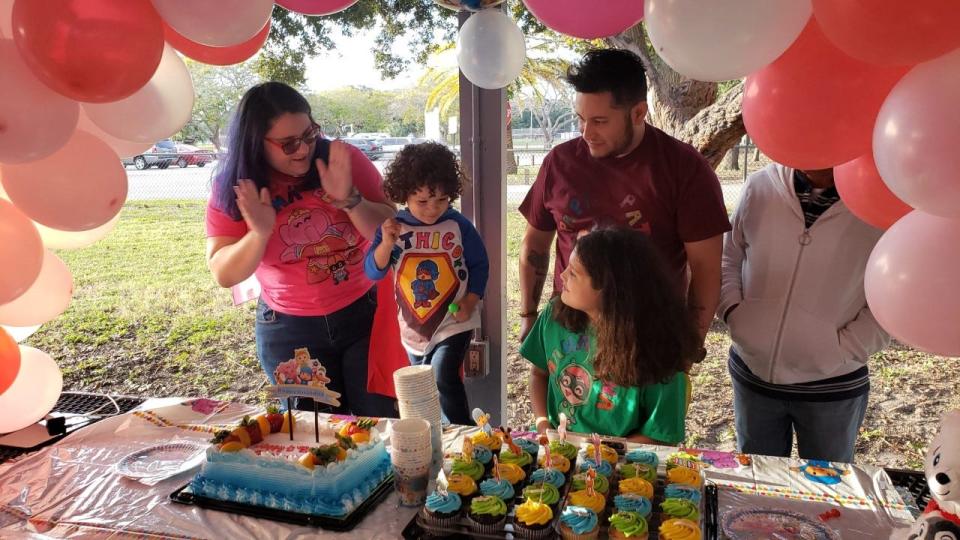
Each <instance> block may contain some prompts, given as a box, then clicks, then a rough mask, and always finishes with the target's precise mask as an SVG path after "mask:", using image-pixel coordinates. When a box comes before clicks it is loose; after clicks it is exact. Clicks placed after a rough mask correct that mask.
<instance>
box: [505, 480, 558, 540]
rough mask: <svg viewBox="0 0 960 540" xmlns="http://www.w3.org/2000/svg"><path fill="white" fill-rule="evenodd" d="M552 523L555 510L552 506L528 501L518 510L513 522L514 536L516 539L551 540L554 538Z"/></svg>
mask: <svg viewBox="0 0 960 540" xmlns="http://www.w3.org/2000/svg"><path fill="white" fill-rule="evenodd" d="M547 485H548V486H549V485H550V484H547ZM551 487H552V486H551ZM552 521H553V509H552V508H550V505H548V504H544V503H542V502H538V501H536V500H534V499H527V500H526V501H524V502H523V504H521V505H520V506H518V507H517V509H516V516H515V518H514V521H513V536H514V538H525V539H527V540H540V539H542V538H551V537H552V536H553V529H552V528H550V523H551V522H552Z"/></svg>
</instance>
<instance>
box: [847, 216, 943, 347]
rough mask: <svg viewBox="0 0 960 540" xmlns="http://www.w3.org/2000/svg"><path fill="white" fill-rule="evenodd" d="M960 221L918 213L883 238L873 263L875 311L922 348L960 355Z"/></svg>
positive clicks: (868, 283)
mask: <svg viewBox="0 0 960 540" xmlns="http://www.w3.org/2000/svg"><path fill="white" fill-rule="evenodd" d="M957 246H960V220H955V219H947V218H942V217H937V216H932V215H930V214H926V213H924V212H921V211H919V210H914V211H913V212H910V213H909V214H907V215H906V216H904V217H903V219H901V220H900V221H898V222H896V223H894V224H893V226H892V227H890V229H888V230H887V232H886V233H884V235H883V236H882V237H881V238H880V241H879V242H877V245H876V247H875V248H874V249H873V253H871V254H870V260H869V261H868V262H867V269H866V274H865V277H864V288H865V292H866V296H867V303H868V304H869V305H870V311H871V312H872V313H873V316H874V317H875V318H876V319H877V322H879V323H880V325H881V326H883V328H884V329H886V330H887V331H888V332H890V335H892V336H893V337H895V338H897V339H898V340H900V341H902V342H904V343H907V344H909V345H911V346H913V347H916V348H918V349H922V350H925V351H928V352H932V353H935V354H941V355H944V356H960V332H957V328H960V287H957V271H956V269H957V268H958V265H960V250H957V249H956V247H957Z"/></svg>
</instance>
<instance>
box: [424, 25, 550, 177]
mask: <svg viewBox="0 0 960 540" xmlns="http://www.w3.org/2000/svg"><path fill="white" fill-rule="evenodd" d="M528 41H530V38H528ZM453 48H454V44H453V43H448V44H446V45H443V46H441V47H440V48H439V49H438V50H437V51H436V52H435V53H434V55H433V56H434V57H435V58H436V57H438V56H440V55H441V54H444V53H447V52H448V51H451V50H452V49H453ZM554 50H555V46H554V44H553V42H552V41H546V40H544V41H539V42H537V43H536V44H535V45H533V46H528V47H527V61H526V63H525V64H524V65H523V69H521V70H520V75H519V76H518V77H517V80H515V81H514V82H513V83H511V84H510V86H508V87H507V100H508V105H507V106H508V107H509V100H510V99H512V98H513V96H514V95H516V94H517V93H519V92H520V91H521V90H523V89H529V90H530V91H531V92H532V93H533V98H534V100H535V101H537V102H538V103H543V101H544V100H545V99H546V98H545V93H544V91H545V90H547V89H548V88H553V89H556V90H558V91H559V90H562V89H563V85H564V84H565V83H564V81H563V76H564V75H565V74H566V72H567V66H568V65H569V62H567V61H566V60H562V59H560V58H556V57H550V56H548V55H550V54H552V53H553V52H554ZM531 53H533V54H531ZM420 84H421V85H424V86H428V87H430V88H431V90H430V94H428V95H427V104H426V108H427V110H430V109H433V108H439V109H440V118H446V117H447V116H449V114H450V111H451V109H452V108H453V106H454V105H458V104H459V103H460V70H459V69H458V68H457V67H456V66H446V67H436V66H431V67H428V68H427V71H426V73H424V74H423V76H422V77H421V78H420ZM506 140H507V174H516V172H517V158H516V156H515V155H514V153H513V131H512V130H511V129H510V127H509V115H508V125H507V133H506Z"/></svg>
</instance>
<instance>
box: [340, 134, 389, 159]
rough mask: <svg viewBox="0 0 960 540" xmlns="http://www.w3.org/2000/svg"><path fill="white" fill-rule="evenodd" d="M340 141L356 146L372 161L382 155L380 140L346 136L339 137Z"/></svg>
mask: <svg viewBox="0 0 960 540" xmlns="http://www.w3.org/2000/svg"><path fill="white" fill-rule="evenodd" d="M340 140H341V141H343V142H345V143H347V144H350V145H353V146H356V147H357V148H359V149H360V151H361V152H363V154H364V155H365V156H367V157H368V158H370V159H371V160H372V161H376V160H377V159H379V158H380V157H381V156H383V145H381V144H380V141H378V140H374V139H362V138H356V137H348V138H344V139H340Z"/></svg>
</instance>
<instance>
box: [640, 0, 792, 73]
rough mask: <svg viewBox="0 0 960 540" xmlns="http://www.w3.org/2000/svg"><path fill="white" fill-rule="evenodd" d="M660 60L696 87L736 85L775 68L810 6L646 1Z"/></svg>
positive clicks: (757, 0) (741, 0) (748, 0)
mask: <svg viewBox="0 0 960 540" xmlns="http://www.w3.org/2000/svg"><path fill="white" fill-rule="evenodd" d="M643 9H644V11H645V14H644V21H645V23H646V27H647V33H648V34H649V35H650V41H651V42H652V43H653V46H654V49H656V51H657V54H658V55H660V58H663V59H664V61H666V62H667V64H669V65H670V67H672V68H673V69H674V70H676V71H677V72H678V73H680V74H682V75H685V76H687V77H689V78H691V79H695V80H698V81H728V80H731V79H740V78H742V77H745V76H746V75H748V74H750V73H753V72H754V71H756V70H758V69H760V68H762V67H764V66H766V65H767V64H769V63H770V62H773V61H774V60H775V59H776V58H777V57H778V56H780V55H781V54H783V51H785V50H787V47H789V46H790V44H791V43H793V41H794V40H795V39H797V36H798V35H800V31H801V30H803V27H804V26H806V24H807V21H808V20H809V19H810V11H811V8H810V0H789V1H787V2H771V1H770V0H728V1H725V2H703V1H702V0H645V2H644V6H643Z"/></svg>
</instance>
